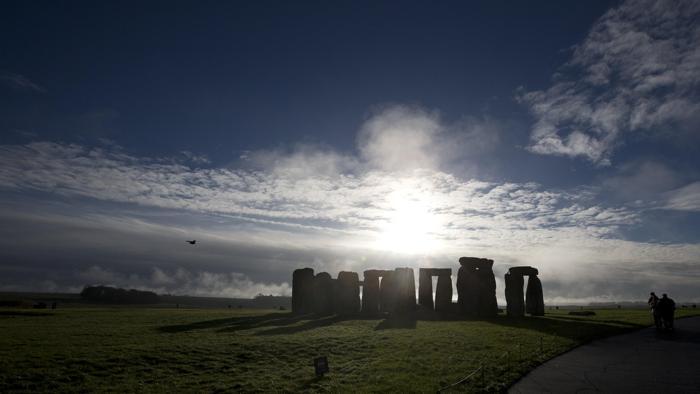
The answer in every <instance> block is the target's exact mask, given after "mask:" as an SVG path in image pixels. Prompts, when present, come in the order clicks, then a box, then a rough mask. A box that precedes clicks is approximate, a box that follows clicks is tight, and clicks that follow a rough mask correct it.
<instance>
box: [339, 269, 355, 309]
mask: <svg viewBox="0 0 700 394" xmlns="http://www.w3.org/2000/svg"><path fill="white" fill-rule="evenodd" d="M335 290H336V292H335V304H336V308H335V310H336V312H337V313H339V314H353V313H357V312H359V311H360V307H361V305H360V278H359V276H358V275H357V272H348V271H341V272H340V273H339V274H338V279H337V280H336V285H335Z"/></svg>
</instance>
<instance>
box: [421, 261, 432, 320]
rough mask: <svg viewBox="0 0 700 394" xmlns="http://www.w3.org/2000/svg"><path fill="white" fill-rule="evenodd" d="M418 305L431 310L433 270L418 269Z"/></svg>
mask: <svg viewBox="0 0 700 394" xmlns="http://www.w3.org/2000/svg"><path fill="white" fill-rule="evenodd" d="M418 305H420V306H421V307H423V308H425V309H430V310H433V270H432V269H431V268H420V269H418Z"/></svg>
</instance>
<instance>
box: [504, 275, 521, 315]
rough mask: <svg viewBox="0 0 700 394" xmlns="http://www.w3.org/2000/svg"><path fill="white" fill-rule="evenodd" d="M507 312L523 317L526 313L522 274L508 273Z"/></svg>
mask: <svg viewBox="0 0 700 394" xmlns="http://www.w3.org/2000/svg"><path fill="white" fill-rule="evenodd" d="M505 282H506V303H507V307H506V312H507V314H508V316H510V317H521V316H524V315H525V304H524V303H523V284H524V279H523V276H522V275H514V274H511V273H506V276H505Z"/></svg>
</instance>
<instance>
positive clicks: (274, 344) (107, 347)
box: [0, 308, 700, 392]
mask: <svg viewBox="0 0 700 394" xmlns="http://www.w3.org/2000/svg"><path fill="white" fill-rule="evenodd" d="M693 314H695V315H700V312H698V311H696V310H694V309H683V310H679V311H678V312H677V315H679V316H685V315H693ZM649 324H650V316H649V313H648V311H646V310H642V309H608V310H596V315H595V316H588V317H575V316H569V315H567V311H565V310H551V311H550V310H548V311H547V316H545V317H542V318H522V319H509V318H507V317H503V316H500V317H498V318H494V319H490V320H455V321H432V320H421V319H418V320H413V319H407V320H385V319H342V318H339V317H327V318H321V319H312V320H309V319H305V318H298V317H293V316H291V315H289V314H288V313H282V312H279V311H277V312H276V311H259V310H258V311H253V310H228V309H227V310H197V309H189V310H187V309H162V308H159V309H148V308H101V309H86V308H80V309H62V310H61V309H58V310H55V311H51V310H48V311H29V310H28V311H21V310H17V309H4V310H0V334H1V335H0V392H13V391H101V392H102V391H107V392H134V391H139V392H212V391H259V390H262V391H325V390H330V391H401V392H406V391H411V392H427V391H430V392H435V391H436V390H437V389H438V388H440V387H443V386H446V385H448V384H450V383H453V382H455V381H458V380H460V379H461V378H463V377H464V376H465V375H467V374H468V373H469V372H471V371H472V370H473V369H475V368H477V367H478V366H480V365H482V364H483V365H484V373H483V377H482V376H481V373H478V374H476V375H475V377H474V379H471V380H469V381H468V382H466V383H465V384H464V385H460V386H459V387H458V390H467V391H477V390H481V389H483V387H482V381H483V385H484V386H485V388H486V390H489V391H499V390H503V389H505V388H507V387H508V386H509V385H510V384H511V383H512V382H513V381H515V380H517V379H518V378H519V377H520V376H522V375H523V374H524V373H525V372H527V371H528V370H530V369H532V368H533V367H535V366H536V365H538V364H539V363H540V362H541V361H543V360H545V359H547V358H551V357H552V356H554V355H556V354H559V353H562V352H564V351H566V350H567V349H570V348H572V347H574V346H576V345H578V344H580V343H582V342H585V341H588V340H590V339H592V338H594V337H601V336H607V335H612V334H616V333H621V332H624V331H626V330H630V329H636V328H640V327H643V326H647V325H649ZM540 349H541V350H540ZM320 355H325V356H327V357H328V360H329V364H330V369H331V372H330V373H329V374H327V375H325V376H324V377H322V378H316V377H315V375H314V369H313V366H312V359H313V358H314V357H317V356H320Z"/></svg>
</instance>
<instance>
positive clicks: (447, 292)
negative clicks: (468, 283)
mask: <svg viewBox="0 0 700 394" xmlns="http://www.w3.org/2000/svg"><path fill="white" fill-rule="evenodd" d="M451 309H452V270H451V269H450V270H449V274H447V275H446V274H444V273H443V274H442V275H438V279H437V286H435V310H436V311H437V312H450V311H451Z"/></svg>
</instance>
